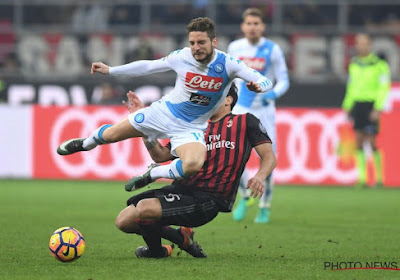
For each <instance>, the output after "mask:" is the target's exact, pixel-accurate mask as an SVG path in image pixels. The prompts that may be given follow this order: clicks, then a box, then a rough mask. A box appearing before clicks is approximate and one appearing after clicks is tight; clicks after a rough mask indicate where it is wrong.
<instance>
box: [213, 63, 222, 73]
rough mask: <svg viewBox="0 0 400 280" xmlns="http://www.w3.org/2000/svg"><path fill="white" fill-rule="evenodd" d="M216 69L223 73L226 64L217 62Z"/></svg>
mask: <svg viewBox="0 0 400 280" xmlns="http://www.w3.org/2000/svg"><path fill="white" fill-rule="evenodd" d="M214 71H215V72H217V73H222V72H223V71H224V65H223V64H222V63H217V64H215V66H214Z"/></svg>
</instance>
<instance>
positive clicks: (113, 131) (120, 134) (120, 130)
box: [103, 118, 144, 142]
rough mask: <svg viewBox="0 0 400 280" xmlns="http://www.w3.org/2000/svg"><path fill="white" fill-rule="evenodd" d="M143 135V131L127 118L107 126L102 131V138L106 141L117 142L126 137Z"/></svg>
mask: <svg viewBox="0 0 400 280" xmlns="http://www.w3.org/2000/svg"><path fill="white" fill-rule="evenodd" d="M143 135H144V134H143V133H141V132H140V131H138V130H137V129H136V128H134V127H133V126H132V125H131V123H130V121H129V119H128V118H126V119H123V120H122V121H120V122H119V123H116V124H114V125H113V126H110V127H108V128H107V129H106V130H105V131H104V132H103V138H104V139H106V140H107V141H108V142H117V141H122V140H125V139H128V138H135V137H142V136H143Z"/></svg>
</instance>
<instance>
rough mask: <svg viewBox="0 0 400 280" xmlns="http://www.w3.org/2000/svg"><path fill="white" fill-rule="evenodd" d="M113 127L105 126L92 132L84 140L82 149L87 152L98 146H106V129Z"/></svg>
mask: <svg viewBox="0 0 400 280" xmlns="http://www.w3.org/2000/svg"><path fill="white" fill-rule="evenodd" d="M110 126H112V125H111V124H105V125H102V126H100V127H99V128H98V129H96V130H95V131H93V132H92V134H90V136H89V137H88V138H86V139H85V140H83V144H82V147H83V148H84V149H85V150H91V149H93V148H95V147H96V146H97V145H101V144H106V143H107V142H106V141H105V140H104V139H103V132H104V130H106V128H108V127H110Z"/></svg>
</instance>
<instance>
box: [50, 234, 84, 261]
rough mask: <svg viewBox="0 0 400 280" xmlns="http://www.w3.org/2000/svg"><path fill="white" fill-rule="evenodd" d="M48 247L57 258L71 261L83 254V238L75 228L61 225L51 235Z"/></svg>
mask: <svg viewBox="0 0 400 280" xmlns="http://www.w3.org/2000/svg"><path fill="white" fill-rule="evenodd" d="M49 249H50V252H51V254H52V255H53V256H54V257H55V258H56V259H57V260H59V261H61V262H72V261H74V260H76V259H78V258H79V257H80V256H82V255H83V252H84V251H85V239H84V238H83V235H82V234H81V233H80V232H79V231H78V230H77V229H75V228H73V227H62V228H59V229H57V230H56V231H55V232H54V233H53V234H52V235H51V237H50V241H49Z"/></svg>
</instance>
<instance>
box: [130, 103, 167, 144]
mask: <svg viewBox="0 0 400 280" xmlns="http://www.w3.org/2000/svg"><path fill="white" fill-rule="evenodd" d="M161 109H162V108H159V107H158V106H157V104H154V103H153V104H152V105H151V106H150V107H146V108H142V109H140V110H138V111H136V112H134V113H132V114H130V115H129V116H128V120H129V123H130V124H131V125H132V127H134V128H135V129H136V130H137V131H140V132H141V133H143V134H144V135H146V136H147V137H149V138H152V139H154V138H169V137H168V129H169V128H168V127H169V123H170V122H171V120H170V119H169V118H168V116H167V115H165V112H163V111H162V110H161Z"/></svg>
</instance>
